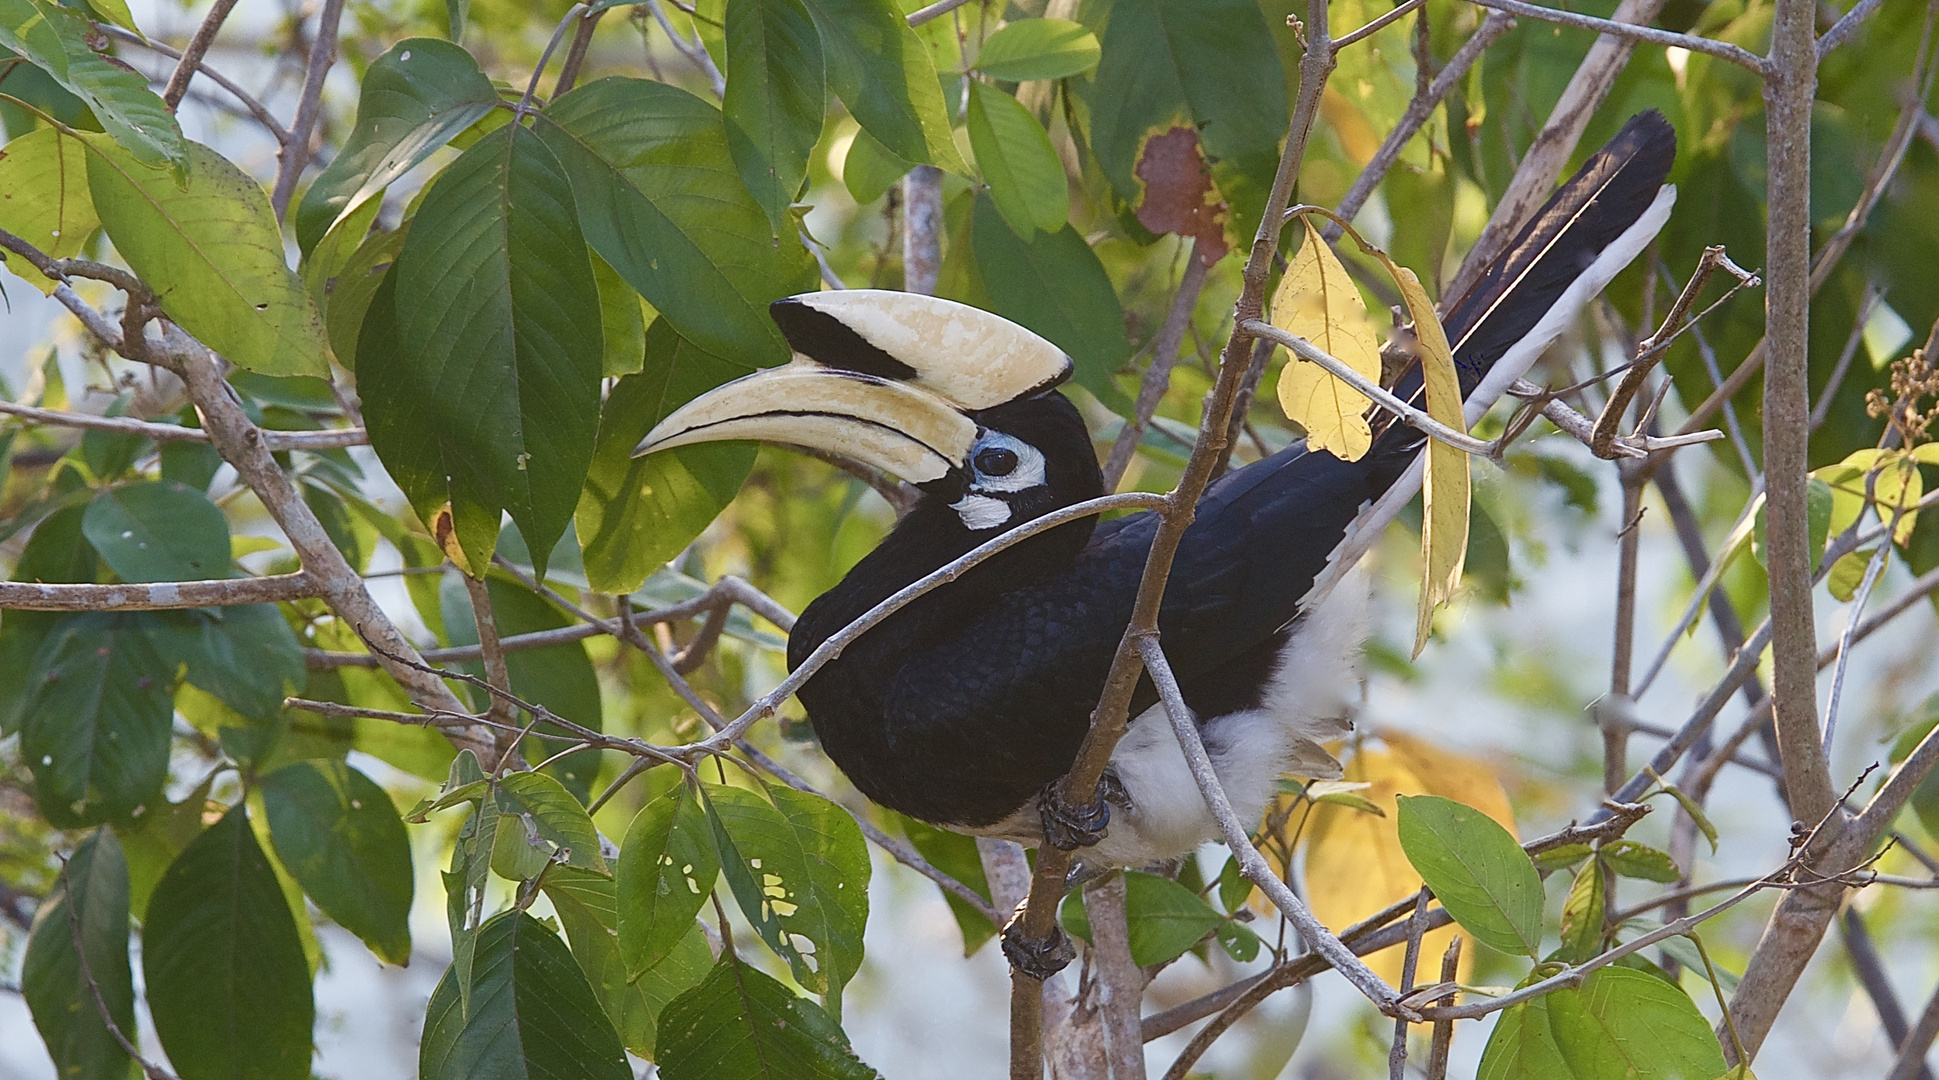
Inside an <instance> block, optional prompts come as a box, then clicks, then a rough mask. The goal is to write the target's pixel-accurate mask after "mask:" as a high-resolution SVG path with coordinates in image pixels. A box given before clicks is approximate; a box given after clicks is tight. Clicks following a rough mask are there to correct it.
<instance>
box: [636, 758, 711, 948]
mask: <svg viewBox="0 0 1939 1080" xmlns="http://www.w3.org/2000/svg"><path fill="white" fill-rule="evenodd" d="M719 877H720V856H719V855H718V854H716V853H715V850H714V838H713V834H712V832H711V827H710V826H709V825H708V823H707V814H706V812H705V811H704V810H702V809H701V808H700V803H699V802H698V801H697V800H696V799H695V798H694V795H693V792H692V790H691V789H690V788H688V787H687V785H685V784H676V785H675V786H674V787H673V788H672V789H671V790H669V791H668V792H667V793H666V794H664V795H661V796H660V797H658V798H656V799H654V800H652V801H651V802H648V803H647V804H646V805H645V806H642V807H641V808H640V812H639V813H638V814H637V815H635V816H634V818H633V824H632V825H631V826H629V827H628V828H627V830H626V839H625V840H624V841H623V842H621V844H620V848H619V876H618V878H617V879H616V881H615V884H616V886H617V891H616V895H617V897H618V904H619V915H618V919H619V922H618V927H619V951H620V955H621V957H623V958H624V959H625V962H626V970H627V971H628V972H631V973H639V972H644V971H649V970H651V969H652V968H653V967H654V966H655V965H657V964H659V963H660V962H661V961H662V960H664V959H666V957H667V956H668V955H670V954H671V953H672V952H673V951H674V950H675V948H676V947H677V946H678V945H679V944H680V942H681V941H683V940H685V939H686V937H687V935H688V933H689V932H690V931H692V930H693V928H694V916H696V915H698V914H699V913H700V909H701V907H702V906H704V905H705V904H706V903H707V898H708V897H709V896H711V895H712V894H713V891H714V882H715V881H716V880H717V879H718V878H719Z"/></svg>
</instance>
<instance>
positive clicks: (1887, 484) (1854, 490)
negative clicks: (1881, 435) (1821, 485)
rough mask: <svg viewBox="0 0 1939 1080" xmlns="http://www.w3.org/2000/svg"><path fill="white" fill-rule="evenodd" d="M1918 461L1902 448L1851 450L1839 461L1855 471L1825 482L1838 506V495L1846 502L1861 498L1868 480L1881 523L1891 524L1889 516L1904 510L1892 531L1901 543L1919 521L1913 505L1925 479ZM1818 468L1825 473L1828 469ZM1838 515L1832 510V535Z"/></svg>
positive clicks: (1906, 539)
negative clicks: (1921, 474)
mask: <svg viewBox="0 0 1939 1080" xmlns="http://www.w3.org/2000/svg"><path fill="white" fill-rule="evenodd" d="M1917 460H1918V458H1917V457H1915V456H1914V455H1913V454H1911V453H1908V452H1907V451H1904V450H1872V449H1867V450H1857V451H1854V452H1853V453H1852V454H1851V455H1850V456H1849V457H1847V458H1845V460H1844V461H1843V462H1841V463H1840V464H1842V465H1845V466H1848V467H1850V468H1851V469H1854V470H1856V471H1857V475H1851V474H1845V475H1844V476H1843V477H1842V480H1843V482H1842V483H1839V482H1837V481H1833V480H1829V479H1827V480H1826V483H1829V484H1831V485H1832V493H1833V495H1832V497H1833V506H1834V507H1836V506H1837V505H1838V496H1839V495H1843V496H1844V499H1845V501H1846V502H1847V504H1849V503H1850V501H1851V500H1853V499H1859V500H1863V499H1864V498H1865V494H1866V486H1867V484H1868V483H1869V484H1870V489H1871V498H1870V500H1869V501H1870V503H1871V505H1872V507H1873V509H1875V510H1876V511H1877V512H1878V520H1879V523H1880V524H1882V525H1883V524H1891V521H1892V515H1893V514H1894V513H1895V512H1898V511H1900V510H1903V511H1904V512H1903V513H1900V514H1899V520H1898V524H1897V526H1896V527H1895V528H1893V530H1892V541H1893V542H1894V543H1896V544H1900V545H1903V544H1904V543H1905V542H1906V541H1908V540H1910V539H1911V538H1912V529H1913V526H1915V525H1917V524H1918V521H1919V514H1918V511H1916V510H1914V509H1912V508H1913V507H1914V506H1917V505H1918V504H1919V500H1920V499H1921V498H1923V497H1924V496H1925V481H1924V479H1923V478H1922V477H1921V476H1920V475H1919V467H1918V465H1917V464H1915V462H1916V461H1917ZM1831 468H1836V466H1832V467H1831ZM1818 471H1820V472H1827V471H1829V469H1820V470H1818ZM1873 475H1876V477H1877V479H1876V480H1873V479H1872V476H1873ZM1840 516H1841V515H1840V514H1838V513H1837V512H1836V511H1835V510H1834V512H1833V514H1832V522H1831V524H1832V530H1833V535H1836V534H1837V532H1838V531H1840V530H1839V528H1838V526H1839V518H1840ZM1856 516H1857V515H1856V513H1853V514H1852V518H1855V517H1856ZM1844 523H1845V524H1847V525H1849V524H1850V523H1851V518H1846V519H1845V522H1844Z"/></svg>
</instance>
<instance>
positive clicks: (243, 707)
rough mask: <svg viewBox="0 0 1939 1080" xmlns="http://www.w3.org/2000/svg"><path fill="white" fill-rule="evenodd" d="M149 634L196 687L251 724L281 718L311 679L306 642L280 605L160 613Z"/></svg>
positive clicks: (150, 621)
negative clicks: (289, 698)
mask: <svg viewBox="0 0 1939 1080" xmlns="http://www.w3.org/2000/svg"><path fill="white" fill-rule="evenodd" d="M148 633H149V638H150V639H151V640H152V641H154V643H155V648H156V650H157V651H158V652H160V653H161V654H162V656H163V658H165V659H167V660H168V661H169V662H170V663H171V665H173V664H186V665H187V666H188V681H189V682H190V684H192V685H194V686H195V687H197V688H198V689H201V690H203V691H206V692H207V693H209V694H213V695H214V696H216V697H217V698H220V699H221V700H222V702H223V704H225V705H227V706H229V707H230V708H231V709H234V710H235V711H236V712H238V713H240V714H242V716H243V717H245V718H247V719H248V720H251V721H259V722H260V721H268V720H272V719H274V718H276V717H277V716H278V715H279V714H280V713H281V712H282V711H283V697H284V695H285V694H287V693H289V692H290V691H291V690H300V689H301V688H302V686H303V683H304V681H305V678H306V672H305V670H304V666H303V646H302V643H301V642H299V641H297V640H296V633H295V632H294V631H292V630H291V629H290V626H289V623H288V622H286V621H284V619H283V613H282V612H281V611H280V610H278V609H277V607H276V605H274V604H250V605H246V606H242V607H226V608H203V609H200V610H197V611H169V612H157V613H156V614H155V615H154V616H151V617H150V618H149V620H148Z"/></svg>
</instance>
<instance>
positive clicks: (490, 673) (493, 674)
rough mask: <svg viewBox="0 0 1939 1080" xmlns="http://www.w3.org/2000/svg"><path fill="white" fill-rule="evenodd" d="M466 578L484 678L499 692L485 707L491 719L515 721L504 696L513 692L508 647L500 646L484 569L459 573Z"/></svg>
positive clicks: (507, 721)
mask: <svg viewBox="0 0 1939 1080" xmlns="http://www.w3.org/2000/svg"><path fill="white" fill-rule="evenodd" d="M459 577H461V578H463V579H464V583H465V594H466V595H467V596H469V597H470V598H471V622H472V625H473V626H474V627H475V628H476V629H477V632H478V654H479V656H480V657H481V658H483V660H484V663H485V681H486V682H488V683H490V684H491V686H492V688H493V689H494V690H497V691H499V693H497V694H493V695H492V697H491V703H490V704H491V707H490V708H489V709H488V710H486V711H487V712H488V713H489V714H490V715H491V718H492V719H493V720H495V721H497V722H498V723H500V724H509V723H511V722H512V714H511V709H510V708H509V707H508V705H507V703H506V701H505V698H506V697H509V696H510V695H511V690H512V676H511V669H510V668H508V667H506V665H505V650H504V649H502V648H500V647H499V645H498V619H497V617H496V616H494V615H493V614H492V605H491V588H490V587H489V586H488V585H486V583H485V579H484V576H483V572H482V571H481V572H480V576H478V577H472V576H471V575H470V574H460V575H459Z"/></svg>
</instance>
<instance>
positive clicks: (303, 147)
mask: <svg viewBox="0 0 1939 1080" xmlns="http://www.w3.org/2000/svg"><path fill="white" fill-rule="evenodd" d="M230 2H231V3H233V2H234V0H230ZM343 3H344V0H323V9H322V10H321V11H320V12H318V13H317V18H316V40H314V41H312V42H311V43H310V61H309V65H308V67H307V68H306V69H305V71H304V75H303V91H302V94H301V95H300V96H299V97H298V98H297V99H296V120H295V121H294V122H292V123H291V124H290V133H289V141H288V142H285V143H284V144H283V148H282V150H280V151H278V152H277V155H276V159H277V166H276V188H275V190H274V191H272V192H271V193H270V196H269V204H270V207H271V208H272V209H274V210H275V211H276V220H277V221H281V220H283V217H284V215H285V214H286V213H287V212H288V211H289V204H290V197H291V196H292V195H294V194H295V193H296V182H297V180H299V179H301V178H302V176H303V166H305V165H308V164H309V163H310V136H311V135H312V134H313V133H315V131H316V119H317V115H318V114H319V113H320V112H322V109H323V79H324V77H325V76H327V75H328V74H330V68H331V66H332V65H333V64H335V63H336V62H337V24H338V23H339V22H341V21H342V18H343Z"/></svg>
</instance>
